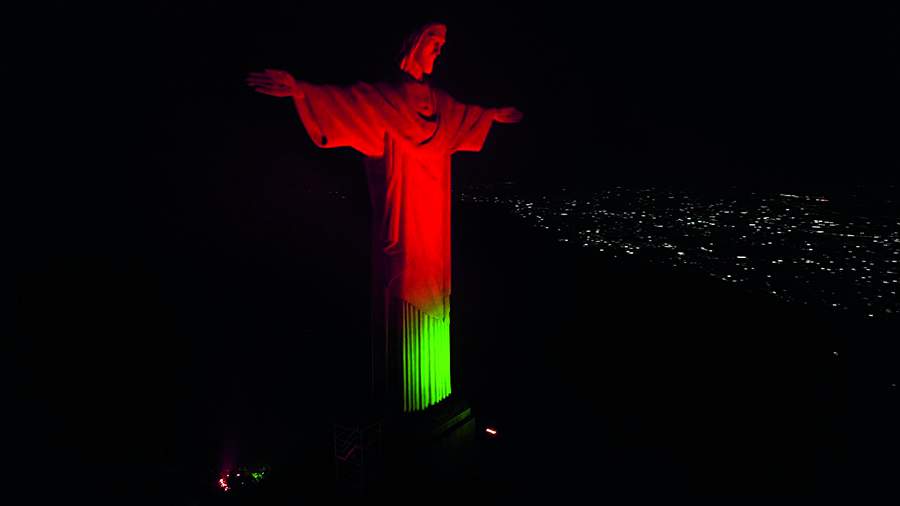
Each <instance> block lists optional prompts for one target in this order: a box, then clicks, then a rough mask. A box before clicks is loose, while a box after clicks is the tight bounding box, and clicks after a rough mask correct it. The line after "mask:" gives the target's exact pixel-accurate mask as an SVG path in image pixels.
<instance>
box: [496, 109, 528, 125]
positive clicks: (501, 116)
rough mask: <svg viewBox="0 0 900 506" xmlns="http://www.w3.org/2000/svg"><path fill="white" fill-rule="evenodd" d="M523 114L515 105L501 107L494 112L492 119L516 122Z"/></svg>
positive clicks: (502, 121) (498, 121)
mask: <svg viewBox="0 0 900 506" xmlns="http://www.w3.org/2000/svg"><path fill="white" fill-rule="evenodd" d="M523 116H525V115H524V114H522V112H521V111H519V110H518V109H516V108H515V107H502V108H500V109H497V110H496V111H495V112H494V121H496V122H497V123H518V122H520V121H522V117H523Z"/></svg>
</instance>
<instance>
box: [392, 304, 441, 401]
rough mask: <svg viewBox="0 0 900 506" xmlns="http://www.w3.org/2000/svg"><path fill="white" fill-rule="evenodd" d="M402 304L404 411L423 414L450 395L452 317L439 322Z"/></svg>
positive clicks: (408, 305)
mask: <svg viewBox="0 0 900 506" xmlns="http://www.w3.org/2000/svg"><path fill="white" fill-rule="evenodd" d="M399 302H400V305H401V308H400V315H399V316H400V318H402V321H401V322H400V329H401V334H402V336H401V338H402V347H403V358H402V361H403V411H407V412H408V411H421V410H423V409H425V408H427V407H429V406H431V405H434V404H437V403H438V402H440V401H441V400H443V399H445V398H447V396H448V395H450V318H449V317H448V318H444V319H438V318H435V317H433V316H431V315H429V314H426V313H423V312H422V311H419V310H418V309H417V308H416V307H415V306H412V305H410V304H409V303H407V302H405V301H402V300H401V301H399Z"/></svg>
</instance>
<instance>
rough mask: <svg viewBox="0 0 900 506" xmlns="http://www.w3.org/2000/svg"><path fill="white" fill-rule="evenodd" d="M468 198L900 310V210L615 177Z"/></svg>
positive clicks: (735, 279)
mask: <svg viewBox="0 0 900 506" xmlns="http://www.w3.org/2000/svg"><path fill="white" fill-rule="evenodd" d="M459 198H460V200H462V201H464V202H473V203H479V204H486V205H493V206H498V207H500V208H502V209H504V210H506V211H508V212H510V213H512V214H514V215H516V216H518V217H519V218H521V219H523V220H525V221H526V222H528V223H529V224H531V225H532V226H535V227H537V228H541V229H544V230H547V231H549V232H550V233H551V234H552V235H554V236H555V237H556V238H557V240H558V241H561V242H570V243H573V244H577V245H580V246H583V247H589V248H593V249H596V250H598V251H600V252H603V253H604V254H606V255H610V256H611V257H613V258H616V257H623V256H633V257H636V258H644V259H646V260H647V261H650V262H653V263H658V264H662V265H668V266H671V267H675V268H683V267H687V268H692V269H696V270H698V271H702V272H704V273H706V274H708V275H709V276H711V277H714V278H716V279H719V280H721V281H723V282H726V283H729V284H734V285H736V286H741V287H742V288H744V289H747V290H750V291H754V292H760V293H767V294H770V295H772V296H775V297H777V298H779V299H782V300H785V301H789V302H794V303H800V304H810V305H813V306H819V307H824V308H828V309H833V310H840V311H846V312H849V313H852V314H857V315H859V316H862V317H866V318H882V317H891V316H895V315H897V314H900V298H898V297H897V292H898V291H900V274H898V272H900V218H898V216H896V215H882V216H862V215H849V214H846V213H843V212H839V211H835V210H833V209H831V208H830V207H829V200H828V198H827V196H823V195H819V194H813V195H798V194H786V193H780V194H779V193H759V192H737V191H735V192H731V193H728V192H721V193H720V194H718V195H716V194H711V193H704V194H702V195H701V194H697V193H691V192H687V191H677V190H657V189H655V188H653V187H626V186H611V187H608V188H604V189H601V190H598V191H596V193H595V194H594V196H593V197H589V198H585V196H584V192H582V193H580V194H575V193H574V192H568V193H567V192H566V191H565V190H561V191H557V192H553V193H550V194H543V195H540V194H535V193H533V192H526V191H522V190H521V189H519V188H518V187H517V185H514V184H505V185H487V186H475V187H470V188H467V189H465V190H462V191H460V194H459Z"/></svg>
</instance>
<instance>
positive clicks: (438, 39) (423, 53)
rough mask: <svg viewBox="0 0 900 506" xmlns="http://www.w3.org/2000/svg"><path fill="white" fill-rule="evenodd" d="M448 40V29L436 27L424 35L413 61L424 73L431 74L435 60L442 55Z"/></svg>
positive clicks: (442, 26)
mask: <svg viewBox="0 0 900 506" xmlns="http://www.w3.org/2000/svg"><path fill="white" fill-rule="evenodd" d="M446 40H447V27H446V26H444V25H434V26H432V27H430V28H428V30H427V31H426V32H425V33H424V34H423V35H422V39H421V40H420V41H419V45H418V46H416V51H415V53H414V54H413V59H414V60H415V61H416V63H418V64H419V67H421V69H422V72H423V73H425V74H431V72H432V70H434V60H435V59H436V58H437V57H438V55H439V54H441V48H442V47H444V42H446Z"/></svg>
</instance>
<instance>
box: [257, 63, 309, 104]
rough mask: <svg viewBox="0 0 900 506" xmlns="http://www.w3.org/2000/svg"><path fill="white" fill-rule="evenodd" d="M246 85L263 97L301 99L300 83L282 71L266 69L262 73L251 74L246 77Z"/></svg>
mask: <svg viewBox="0 0 900 506" xmlns="http://www.w3.org/2000/svg"><path fill="white" fill-rule="evenodd" d="M247 84H248V85H250V87H252V88H253V89H254V90H256V91H258V92H259V93H263V94H265V95H271V96H273V97H297V98H303V87H302V83H300V82H299V81H297V80H296V79H294V76H292V75H291V74H290V72H287V71H284V70H275V69H266V70H265V71H263V72H251V73H250V74H249V75H248V76H247Z"/></svg>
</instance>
